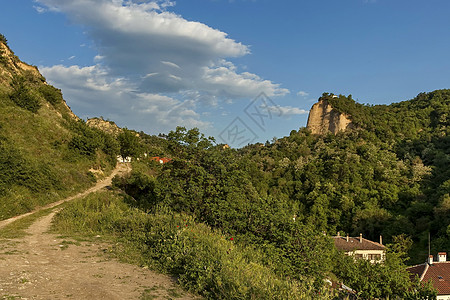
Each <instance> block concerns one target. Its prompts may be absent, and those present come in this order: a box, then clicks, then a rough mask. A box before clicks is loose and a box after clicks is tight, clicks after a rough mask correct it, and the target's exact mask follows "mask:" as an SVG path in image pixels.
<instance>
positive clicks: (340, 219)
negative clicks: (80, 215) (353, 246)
mask: <svg viewBox="0 0 450 300" xmlns="http://www.w3.org/2000/svg"><path fill="white" fill-rule="evenodd" d="M322 99H323V100H327V101H329V102H330V103H331V104H332V105H333V107H336V109H338V110H339V111H341V112H345V113H347V114H349V115H351V116H352V119H353V120H354V124H355V125H356V126H355V127H356V129H355V130H353V131H349V132H345V133H340V134H338V135H336V136H335V135H332V134H329V135H324V136H315V135H311V134H310V132H309V131H308V130H307V129H300V130H299V131H292V132H291V134H290V136H288V137H285V138H281V139H278V140H276V141H274V142H273V143H272V144H271V143H266V145H262V144H256V145H249V146H247V147H245V148H243V149H239V150H234V149H223V147H222V146H221V145H218V146H214V145H213V144H212V143H209V144H208V145H207V146H206V147H205V146H200V145H199V143H196V142H195V141H199V140H201V139H202V138H203V139H204V136H201V135H200V133H199V132H198V131H196V130H191V131H187V130H186V129H184V128H177V130H176V131H174V132H171V133H169V134H168V135H166V136H164V137H165V139H164V140H160V141H158V140H156V139H152V138H148V137H145V136H143V140H144V141H145V140H147V141H148V144H152V145H151V146H150V147H149V149H151V150H153V149H158V151H159V152H160V153H163V154H164V155H167V156H170V157H172V158H174V161H173V162H172V163H169V164H166V165H164V166H157V165H155V164H152V163H150V162H149V163H147V167H145V166H141V167H139V168H137V169H135V172H133V173H132V174H131V175H130V176H129V177H126V178H122V179H120V180H119V179H117V180H116V181H115V184H116V186H118V187H120V188H122V189H123V190H124V191H126V192H127V194H128V195H129V198H128V200H127V203H128V204H130V205H132V206H135V207H138V208H140V209H143V210H145V211H148V212H150V213H152V212H154V211H155V209H157V208H158V207H159V206H160V205H163V206H167V207H171V209H172V210H173V211H174V212H175V213H187V214H189V215H191V216H193V217H194V218H195V220H197V221H198V222H202V223H206V224H208V226H211V227H212V228H216V229H220V230H222V231H223V232H225V233H227V234H231V235H233V236H235V237H236V241H237V242H239V243H240V244H242V245H253V246H254V245H257V247H258V248H259V249H261V251H262V252H263V253H264V255H265V257H266V262H270V263H273V262H277V263H276V264H274V265H276V267H275V271H276V272H277V274H280V275H282V276H286V277H289V278H293V279H299V278H301V277H308V278H312V279H313V280H314V282H315V284H316V285H318V286H321V285H322V284H321V283H322V282H323V281H322V279H323V278H324V277H328V276H331V275H330V274H335V275H337V276H338V278H339V279H340V280H344V281H346V282H348V283H351V285H352V287H354V288H356V289H358V290H359V292H360V293H361V295H363V296H364V297H380V298H383V297H387V296H388V295H390V296H398V297H402V298H411V299H412V298H420V297H421V296H418V295H419V294H421V293H422V294H424V295H432V294H433V293H432V292H431V291H430V289H429V287H423V288H419V289H417V287H418V286H419V285H418V283H417V282H415V283H411V282H410V281H409V279H408V275H407V273H406V271H405V268H406V265H405V263H406V260H404V259H403V258H400V257H399V255H400V254H399V253H400V251H391V252H390V253H389V255H388V258H387V260H386V263H385V264H384V265H370V264H368V263H365V262H357V263H353V260H350V261H349V259H348V258H347V259H344V260H340V261H341V262H342V263H341V264H338V265H335V264H334V263H333V261H336V260H339V258H337V257H336V256H335V255H336V254H335V253H334V252H333V251H332V248H333V247H332V246H331V244H330V242H329V241H327V238H326V237H325V236H324V235H323V234H322V232H326V233H328V234H331V235H334V234H336V233H337V232H338V231H339V232H341V233H349V234H351V235H359V233H362V234H363V235H364V236H365V237H367V238H369V239H372V240H378V237H379V235H383V237H384V240H385V241H386V242H388V243H390V242H394V241H395V240H394V238H395V237H396V236H399V235H402V236H403V235H406V236H409V237H411V238H412V241H413V244H412V247H411V249H410V251H409V253H410V255H411V256H412V259H411V260H410V261H409V263H420V262H423V261H425V256H426V254H427V251H426V248H425V247H426V236H427V235H428V232H429V231H431V234H432V236H433V243H432V251H433V252H437V251H447V252H448V250H449V241H450V218H449V217H448V213H447V212H448V210H449V209H450V197H449V196H448V195H449V192H450V190H449V186H450V185H449V184H448V182H449V179H450V173H449V172H450V153H449V151H450V139H449V137H448V133H449V127H448V125H449V120H448V115H449V111H450V105H449V104H450V92H449V90H441V91H435V92H432V93H428V94H420V95H418V96H417V97H416V98H415V99H413V100H410V101H405V102H402V103H398V104H392V105H389V106H386V105H382V106H366V105H361V104H359V103H356V102H355V101H354V100H353V99H352V98H351V96H349V97H344V96H339V97H337V98H336V97H332V96H330V95H327V94H324V96H323V97H322ZM189 132H190V133H191V135H189V134H188V133H189ZM189 141H194V142H189ZM155 144H156V145H155ZM141 165H142V164H141ZM146 168H147V169H146ZM294 219H295V220H294ZM344 266H347V267H344ZM356 270H364V272H359V273H358V272H356ZM364 274H366V275H367V274H373V275H372V276H375V277H377V278H378V279H377V280H373V281H371V283H370V286H368V285H367V276H366V275H364ZM365 282H366V283H365ZM427 289H428V290H427ZM424 297H425V296H424Z"/></svg>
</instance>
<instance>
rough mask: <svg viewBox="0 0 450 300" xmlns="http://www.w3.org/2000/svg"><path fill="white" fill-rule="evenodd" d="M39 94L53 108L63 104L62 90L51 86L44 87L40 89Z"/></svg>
mask: <svg viewBox="0 0 450 300" xmlns="http://www.w3.org/2000/svg"><path fill="white" fill-rule="evenodd" d="M39 93H41V95H42V96H43V97H44V98H45V100H47V101H48V102H50V104H51V105H53V106H56V105H57V104H59V103H62V102H63V96H62V93H61V90H60V89H57V88H55V87H53V86H51V85H42V86H41V87H39Z"/></svg>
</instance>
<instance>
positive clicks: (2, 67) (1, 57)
mask: <svg viewBox="0 0 450 300" xmlns="http://www.w3.org/2000/svg"><path fill="white" fill-rule="evenodd" d="M15 76H24V77H27V78H33V79H32V81H36V82H39V83H40V84H44V85H48V83H47V82H46V80H45V78H44V76H42V75H41V73H40V72H39V70H38V68H37V67H36V66H32V65H29V64H27V63H24V62H23V61H21V60H20V59H19V58H18V57H17V56H16V55H15V54H14V52H13V51H12V50H11V49H10V48H9V47H8V45H7V44H6V43H5V42H3V41H1V40H0V85H2V86H6V87H8V86H9V85H10V82H11V81H12V79H13V78H14V77H15ZM45 105H46V106H47V107H48V108H49V109H50V108H51V105H50V104H49V103H45ZM61 112H63V113H66V114H67V115H68V116H69V117H70V118H72V119H75V120H79V118H78V116H77V115H75V114H74V113H73V112H72V110H71V109H70V107H69V106H68V105H67V103H66V101H65V100H64V99H63V100H62V108H60V109H59V111H57V114H58V115H59V116H60V117H62V114H61Z"/></svg>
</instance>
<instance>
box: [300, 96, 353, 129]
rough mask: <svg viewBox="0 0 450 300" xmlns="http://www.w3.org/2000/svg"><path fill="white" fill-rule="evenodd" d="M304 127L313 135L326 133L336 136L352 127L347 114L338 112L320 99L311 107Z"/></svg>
mask: <svg viewBox="0 0 450 300" xmlns="http://www.w3.org/2000/svg"><path fill="white" fill-rule="evenodd" d="M306 127H307V128H308V129H309V130H311V133H313V134H325V133H327V132H331V133H333V134H337V133H338V132H340V131H346V130H348V129H351V128H353V127H354V126H353V123H352V120H351V117H350V116H349V115H348V114H346V113H341V112H339V111H338V110H336V109H334V108H333V107H332V106H331V104H330V103H329V102H328V101H327V100H324V99H320V100H319V102H317V103H315V104H314V105H313V106H312V108H311V110H310V112H309V116H308V123H307V126H306Z"/></svg>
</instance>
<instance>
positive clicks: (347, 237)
mask: <svg viewBox="0 0 450 300" xmlns="http://www.w3.org/2000/svg"><path fill="white" fill-rule="evenodd" d="M347 243H348V233H347Z"/></svg>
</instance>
